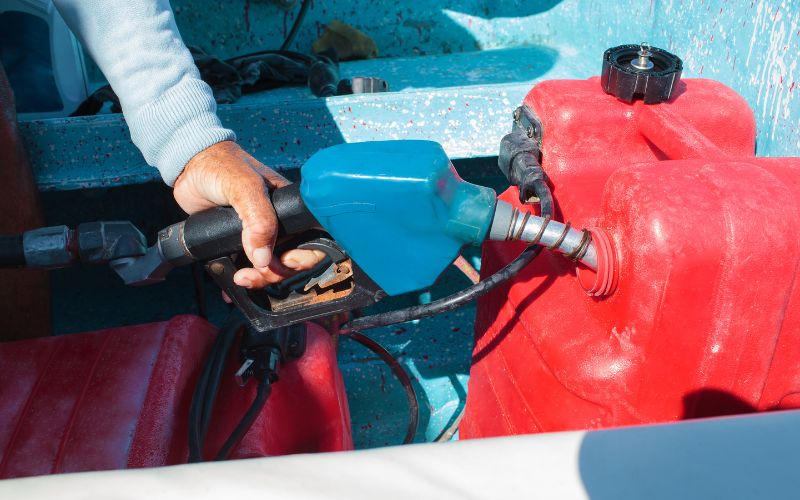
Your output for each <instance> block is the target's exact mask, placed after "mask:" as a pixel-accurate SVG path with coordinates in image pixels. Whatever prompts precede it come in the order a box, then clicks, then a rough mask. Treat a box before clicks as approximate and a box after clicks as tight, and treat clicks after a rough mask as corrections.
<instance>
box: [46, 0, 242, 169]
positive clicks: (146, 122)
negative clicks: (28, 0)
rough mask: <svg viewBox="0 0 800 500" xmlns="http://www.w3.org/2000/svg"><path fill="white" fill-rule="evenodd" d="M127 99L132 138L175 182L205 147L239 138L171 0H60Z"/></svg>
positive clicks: (123, 102)
mask: <svg viewBox="0 0 800 500" xmlns="http://www.w3.org/2000/svg"><path fill="white" fill-rule="evenodd" d="M54 4H55V5H56V8H57V9H58V10H59V12H60V13H61V15H62V16H63V17H64V20H65V21H66V22H67V25H68V26H69V27H70V29H72V31H73V32H74V33H75V34H76V35H77V36H78V38H79V39H80V40H81V43H82V44H83V46H84V47H85V48H86V50H87V51H88V52H89V54H90V55H91V56H92V58H93V59H94V60H95V62H96V63H97V65H98V66H99V67H100V70H101V71H102V72H103V74H104V75H105V76H106V78H107V79H108V82H109V83H110V84H111V87H112V88H113V89H114V91H115V92H116V94H117V96H118V97H119V99H120V103H121V105H122V111H123V113H124V114H125V119H126V121H127V123H128V126H129V128H130V131H131V138H132V139H133V142H134V143H135V144H136V146H137V147H138V148H139V149H140V150H141V152H142V154H143V156H144V158H145V160H146V161H147V163H148V164H150V165H152V166H154V167H156V168H158V170H159V171H160V172H161V176H162V177H163V178H164V181H165V182H166V183H167V184H169V185H172V184H173V183H174V182H175V179H176V178H177V177H178V175H179V174H180V173H181V171H182V170H183V167H184V166H185V165H186V163H187V162H188V161H189V160H190V159H191V158H192V157H194V155H195V154H197V153H199V152H200V151H202V150H203V149H205V148H207V147H208V146H211V145H212V144H216V143H217V142H220V141H223V140H230V139H234V138H235V137H234V134H233V132H232V131H230V130H228V129H225V128H224V127H222V125H221V124H220V122H219V119H218V118H217V115H216V103H215V102H214V97H213V95H212V93H211V89H210V88H209V87H208V85H206V84H205V83H204V82H203V81H202V80H201V79H200V74H199V72H198V71H197V68H196V67H195V65H194V62H193V61H192V57H191V54H190V53H189V51H188V49H187V48H186V46H185V45H184V43H183V41H182V40H181V37H180V34H179V33H178V28H177V26H176V25H175V19H174V17H173V14H172V10H171V8H170V6H169V2H168V1H167V0H54Z"/></svg>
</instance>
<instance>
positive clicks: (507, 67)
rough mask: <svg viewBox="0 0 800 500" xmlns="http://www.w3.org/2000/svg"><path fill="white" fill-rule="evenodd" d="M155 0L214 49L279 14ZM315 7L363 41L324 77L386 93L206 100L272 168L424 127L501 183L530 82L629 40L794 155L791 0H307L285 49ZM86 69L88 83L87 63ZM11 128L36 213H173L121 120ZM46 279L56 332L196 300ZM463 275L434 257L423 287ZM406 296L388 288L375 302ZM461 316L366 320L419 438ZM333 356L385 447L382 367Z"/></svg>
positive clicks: (215, 304) (240, 45) (460, 391)
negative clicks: (508, 139) (397, 370)
mask: <svg viewBox="0 0 800 500" xmlns="http://www.w3.org/2000/svg"><path fill="white" fill-rule="evenodd" d="M172 3H173V6H174V9H175V12H176V19H177V22H178V25H179V28H180V29H181V32H182V34H183V36H184V39H185V40H186V42H187V43H188V44H191V45H197V46H200V47H201V48H203V49H204V50H206V51H207V52H209V53H212V54H215V55H217V56H219V57H230V56H234V55H237V54H242V53H247V52H252V51H255V50H258V49H263V48H272V47H277V46H278V45H280V42H281V41H282V39H283V37H284V36H285V33H286V31H287V29H288V27H289V26H291V23H292V21H293V19H294V18H293V16H294V13H295V12H296V8H295V10H294V11H290V12H288V13H284V12H283V11H281V10H279V9H278V8H277V7H275V6H274V5H273V4H271V3H269V2H260V1H256V0H233V1H231V2H209V1H207V0H173V2H172ZM333 19H339V20H341V21H344V22H346V23H349V24H351V25H353V26H355V27H357V28H359V29H361V30H362V31H364V32H365V33H367V34H368V35H370V36H371V37H372V38H373V39H374V40H375V41H376V43H377V45H378V48H379V51H380V54H381V58H379V59H374V60H367V61H353V62H346V63H343V64H342V76H343V77H347V76H378V77H381V78H384V79H386V80H387V81H388V82H389V85H390V87H391V90H392V92H389V93H385V94H372V95H360V96H341V97H332V98H329V99H316V98H313V97H312V96H311V95H310V93H309V92H308V90H307V89H306V88H305V87H290V88H283V89H277V90H273V91H269V92H262V93H259V94H255V95H249V96H245V97H243V98H242V99H241V100H240V101H239V102H238V103H236V104H232V105H224V106H220V110H219V114H220V117H221V119H222V121H223V123H224V124H226V125H227V126H229V127H231V128H232V129H234V130H235V131H236V133H237V136H238V138H239V141H240V142H241V143H242V144H243V145H244V147H245V148H246V149H248V150H249V151H250V152H251V153H253V154H254V155H255V156H256V157H257V158H258V159H259V160H261V161H262V162H264V163H265V164H267V165H270V166H272V167H274V168H277V169H279V170H282V171H284V172H285V173H286V174H287V176H289V177H290V178H296V176H297V171H296V169H297V168H298V167H299V166H300V165H302V163H303V162H304V161H305V160H306V159H307V158H308V157H309V156H310V155H311V154H313V153H314V152H315V151H317V150H318V149H320V148H323V147H326V146H330V145H333V144H337V143H341V142H357V141H366V140H377V139H431V140H436V141H438V142H440V143H442V144H443V146H444V147H445V149H446V151H447V152H448V154H449V155H450V156H451V157H452V158H453V159H454V160H455V163H456V166H457V168H458V169H459V171H460V172H461V173H462V175H464V176H465V177H466V178H468V179H470V180H472V181H474V182H479V183H483V184H489V185H493V187H496V188H502V186H503V179H502V178H501V177H500V176H499V172H498V171H497V169H496V166H495V160H494V159H493V156H494V155H495V154H496V151H497V148H498V145H499V141H500V138H501V137H502V136H503V135H504V134H505V133H506V132H507V131H508V130H509V127H510V123H511V113H512V110H513V109H514V108H515V107H516V106H517V105H518V104H519V102H520V101H521V100H522V98H523V97H524V95H525V94H526V93H527V91H528V90H529V89H530V87H531V86H532V85H533V84H534V83H535V82H537V81H542V80H546V79H561V78H587V77H589V76H592V75H596V74H597V73H598V72H599V69H600V60H601V55H602V53H603V51H604V49H606V48H607V47H611V46H614V45H618V44H622V43H636V42H640V41H648V42H650V43H651V44H652V45H655V46H658V47H662V48H665V49H667V50H669V51H671V52H674V53H676V54H678V55H679V56H680V57H682V58H683V60H684V63H685V69H684V76H685V77H707V78H713V79H717V80H720V81H722V82H723V83H725V84H727V85H729V86H731V87H733V88H734V89H736V90H737V91H738V92H739V93H740V94H742V95H743V96H744V97H745V98H746V99H747V100H748V102H749V103H750V105H751V107H752V108H753V110H754V113H755V117H756V122H757V126H758V130H759V135H758V154H759V155H763V156H797V155H798V154H800V126H798V124H797V123H796V122H793V121H792V120H790V119H789V118H790V117H797V116H800V100H799V99H795V96H796V94H797V93H798V92H800V90H799V89H798V87H800V81H799V80H800V68H798V61H800V3H798V2H797V1H796V0H754V1H752V2H750V1H748V2H728V1H725V0H649V1H641V2H634V3H623V2H611V1H596V0H564V1H559V0H533V1H523V0H496V1H489V0H460V1H459V0H446V1H443V2H434V1H431V0H417V1H414V2H411V1H399V2H394V3H387V2H369V1H366V0H349V1H348V0H331V1H323V0H315V1H314V2H313V5H312V6H311V8H310V10H309V13H308V16H307V17H306V19H305V22H304V24H303V27H302V29H301V30H300V32H299V34H298V37H297V39H296V41H295V43H294V45H293V47H292V48H293V49H296V50H301V51H307V50H308V49H309V47H310V45H311V43H312V42H313V40H315V39H316V38H317V37H318V36H319V34H320V33H321V31H322V29H323V28H322V27H323V26H324V24H325V23H326V22H329V21H330V20H333ZM91 74H92V75H93V76H94V78H95V80H96V84H97V85H100V84H101V83H102V77H101V75H99V74H98V72H97V71H96V69H95V70H93V71H91ZM21 128H22V131H23V134H24V138H25V144H26V146H27V148H28V152H29V155H30V157H31V160H32V163H33V166H34V169H35V174H36V178H37V181H38V183H39V186H40V188H41V189H42V190H43V191H46V193H45V205H46V208H47V211H48V223H51V224H59V223H72V224H74V223H76V222H80V221H84V220H91V219H131V220H133V221H134V222H135V223H137V224H139V225H141V226H142V227H143V228H144V229H145V230H146V232H148V234H149V235H150V236H151V237H152V236H153V235H154V232H155V231H156V230H157V229H159V228H160V227H162V226H164V225H166V224H168V223H170V222H173V221H174V220H177V218H179V217H180V213H179V212H178V211H177V210H176V209H175V207H174V206H173V205H172V204H171V202H170V193H169V191H168V190H167V189H166V188H165V187H164V186H163V185H160V184H159V183H157V182H152V181H157V180H158V174H157V172H156V171H155V170H153V169H151V168H150V167H148V166H147V165H145V164H144V161H143V159H142V158H141V155H140V154H139V153H138V151H137V150H136V149H135V147H134V146H133V144H132V143H131V142H130V138H129V136H128V131H127V128H126V126H125V123H124V120H123V119H122V117H121V115H116V114H104V115H100V116H95V117H86V118H67V119H50V120H35V121H24V122H23V123H22V124H21ZM89 188H92V189H89ZM95 188H102V189H95ZM142 200H146V201H147V203H146V205H147V207H146V209H144V210H143V209H142V208H141V207H142V205H143V204H142ZM472 252H473V253H472V254H471V255H470V258H471V260H473V261H475V263H476V265H479V262H478V260H479V259H478V257H479V255H478V252H477V250H474V251H472ZM53 282H54V290H55V292H54V293H55V295H56V299H55V305H54V308H55V310H54V315H55V319H56V329H57V333H69V332H76V331H85V330H90V329H95V328H101V327H107V326H113V325H119V324H131V323H140V322H145V321H154V320H161V319H166V318H168V317H170V316H172V315H174V314H178V313H187V312H189V313H191V312H196V306H195V304H194V297H193V293H194V292H193V288H192V277H191V275H190V273H189V272H188V271H186V270H182V272H178V273H176V274H175V275H174V276H172V277H171V278H170V280H169V282H168V283H165V284H162V285H157V286H154V287H149V288H146V289H131V288H125V287H123V286H122V285H121V284H119V283H118V281H117V280H116V278H115V277H114V276H113V275H112V273H111V272H110V271H108V270H106V269H99V268H98V269H73V270H68V271H58V272H54V273H53ZM466 284H467V283H466V280H465V279H464V278H463V277H462V276H460V275H459V273H458V272H457V271H455V270H451V271H449V272H448V273H447V274H446V275H445V276H444V277H443V280H442V283H440V284H438V285H437V287H436V288H435V289H434V290H432V291H431V293H432V294H433V296H434V297H435V296H440V295H444V294H446V293H449V292H451V291H453V290H455V289H457V288H461V287H463V286H465V285H466ZM206 296H207V298H208V300H209V307H210V311H211V318H212V320H215V321H219V320H220V319H221V317H222V316H224V314H225V305H224V304H223V303H222V302H221V301H220V300H219V296H218V293H216V291H215V290H214V288H213V286H212V285H211V284H210V283H208V282H207V283H206ZM420 299H423V300H424V299H425V297H424V296H423V297H417V296H406V297H399V298H393V299H391V300H389V301H387V302H386V303H384V304H382V305H381V307H393V306H396V305H398V304H402V303H408V302H413V301H416V300H420ZM473 315H474V309H473V308H465V309H463V310H460V311H457V312H455V313H453V314H451V315H449V316H442V317H436V318H430V319H427V320H423V321H420V322H419V323H417V324H409V325H402V326H397V327H392V328H384V329H380V330H376V331H372V332H369V333H370V334H371V335H373V336H375V337H376V339H377V340H379V341H381V342H382V343H384V344H385V345H386V346H387V347H388V348H389V349H390V350H391V351H392V353H393V354H395V355H397V356H398V357H399V359H400V360H401V361H402V362H403V364H404V365H405V366H406V367H407V368H408V369H409V371H410V372H411V373H412V374H413V375H414V376H415V377H416V378H417V382H418V387H417V388H418V390H419V393H420V403H421V408H422V412H423V414H422V416H421V419H422V420H421V425H420V430H419V433H418V435H417V440H419V441H423V440H431V439H433V438H434V437H435V436H436V435H438V433H439V432H440V431H441V429H442V428H443V427H445V426H446V425H447V424H448V423H449V422H450V420H451V418H452V417H453V415H454V414H455V413H456V412H457V409H458V408H459V407H460V405H463V403H464V400H465V396H466V382H467V379H468V373H469V362H470V359H469V358H470V350H471V339H472V322H473ZM340 361H341V364H342V368H343V371H344V374H345V378H346V382H347V386H348V391H349V392H348V394H349V397H350V403H351V410H352V417H353V427H354V431H355V436H356V443H357V446H358V447H372V446H381V445H385V444H393V443H397V442H399V441H400V439H401V438H402V435H403V433H404V426H405V419H406V408H405V400H404V396H403V394H402V391H401V390H400V387H399V384H398V383H397V382H396V381H395V379H394V378H393V376H392V374H391V372H390V371H389V370H388V369H387V368H386V367H385V366H384V365H383V364H382V363H381V362H380V361H379V360H378V359H377V358H375V357H374V356H372V355H370V354H369V353H368V352H367V351H365V350H363V349H362V348H361V347H360V346H356V345H352V344H350V343H348V341H347V340H342V341H341V350H340Z"/></svg>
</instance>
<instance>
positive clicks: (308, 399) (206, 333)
mask: <svg viewBox="0 0 800 500" xmlns="http://www.w3.org/2000/svg"><path fill="white" fill-rule="evenodd" d="M216 331H217V330H216V328H215V327H214V326H213V325H211V324H209V323H208V322H206V321H205V320H202V319H200V318H197V317H194V316H177V317H175V318H173V319H172V320H170V321H167V322H163V323H151V324H145V325H136V326H128V327H121V328H112V329H108V330H101V331H97V332H92V333H81V334H74V335H64V336H60V337H48V338H41V339H35V340H26V341H20V342H9V343H2V344H0V478H11V477H21V476H33V475H42V474H54V473H61V472H79V471H91V470H106V469H123V468H129V467H153V466H161V465H171V464H179V463H185V462H186V460H187V456H188V446H187V436H188V431H187V420H188V414H189V406H190V403H191V398H192V392H193V389H194V386H195V383H196V381H197V377H198V376H199V373H200V371H201V369H202V366H203V363H204V362H205V358H206V356H207V354H208V351H209V349H210V347H211V343H212V341H213V339H214V336H215V334H216ZM307 332H308V336H307V346H306V354H305V355H304V356H303V357H302V358H300V359H299V360H297V361H292V362H289V363H287V364H286V365H284V366H283V367H282V369H281V372H280V377H281V380H280V382H279V383H277V384H276V385H275V388H274V390H273V392H272V395H271V397H270V399H269V401H268V402H267V405H266V407H265V409H264V411H262V413H261V414H260V415H259V417H258V418H257V419H256V421H255V423H254V424H253V426H252V428H251V430H250V432H248V433H247V434H246V435H245V437H244V438H243V439H242V441H241V442H240V443H239V445H238V447H237V448H236V449H235V450H234V452H233V453H232V457H233V458H244V457H253V456H265V455H283V454H289V453H301V452H315V451H338V450H347V449H352V446H353V443H352V436H351V431H350V414H349V410H348V406H347V398H346V394H345V392H344V383H343V381H342V376H341V372H340V371H339V368H338V365H337V364H336V348H335V342H334V341H333V339H332V338H331V335H330V334H328V332H327V331H326V330H324V329H323V328H322V327H320V326H317V325H313V324H309V325H308V328H307ZM234 357H235V356H233V355H232V356H231V358H234ZM232 361H233V362H230V363H228V365H227V366H226V373H225V376H224V378H223V383H222V384H221V386H220V391H219V394H218V398H217V405H216V407H215V417H214V419H212V425H211V428H210V429H209V434H208V440H207V444H208V445H209V448H212V447H213V449H214V450H216V449H219V447H220V446H221V444H222V442H223V441H224V440H225V439H226V438H227V437H228V435H229V434H230V432H231V431H232V429H233V427H234V426H235V425H236V423H237V422H238V420H239V419H240V418H241V416H242V415H243V413H244V412H245V411H246V409H247V407H248V406H249V404H250V402H251V401H252V400H253V397H254V395H255V390H256V384H255V383H250V384H248V385H247V386H246V387H245V388H244V389H241V388H239V387H238V386H237V385H236V384H235V383H234V381H233V372H234V371H235V370H236V366H234V365H235V364H236V363H235V361H236V360H235V359H234V360H232ZM209 455H211V456H213V453H211V452H209Z"/></svg>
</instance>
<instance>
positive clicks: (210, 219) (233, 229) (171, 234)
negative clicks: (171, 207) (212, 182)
mask: <svg viewBox="0 0 800 500" xmlns="http://www.w3.org/2000/svg"><path fill="white" fill-rule="evenodd" d="M270 198H271V200H272V206H273V207H274V208H275V213H276V215H277V216H278V236H279V237H281V236H286V235H292V234H299V233H302V232H305V231H307V230H309V229H313V228H315V227H318V226H319V223H318V222H317V220H316V219H315V218H314V216H313V215H311V212H309V211H308V209H307V208H306V206H305V203H303V199H302V198H301V197H300V184H299V183H295V184H290V185H288V186H285V187H282V188H278V189H276V190H274V191H273V192H272V193H271V195H270ZM158 245H159V247H160V248H161V252H162V254H163V256H164V258H165V259H166V260H167V261H168V262H170V263H171V264H172V265H175V266H178V265H183V264H187V263H189V262H193V261H198V260H208V259H213V258H216V257H221V256H224V255H230V254H233V253H236V252H239V251H241V250H242V221H241V219H240V218H239V215H238V214H237V213H236V211H235V210H234V209H233V208H230V207H217V208H211V209H209V210H204V211H202V212H198V213H196V214H193V215H191V216H189V218H187V219H186V220H184V221H182V222H178V223H176V224H173V225H171V226H169V227H167V228H164V229H162V230H161V231H160V232H159V233H158Z"/></svg>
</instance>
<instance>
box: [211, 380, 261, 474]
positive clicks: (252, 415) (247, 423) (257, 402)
mask: <svg viewBox="0 0 800 500" xmlns="http://www.w3.org/2000/svg"><path fill="white" fill-rule="evenodd" d="M271 392H272V384H271V383H270V382H269V379H268V378H265V379H264V380H262V381H260V382H259V383H258V390H257V392H256V397H255V399H253V403H252V404H251V405H250V408H248V409H247V412H246V413H245V414H244V416H243V417H242V419H241V420H240V421H239V423H238V424H237V425H236V428H235V429H234V430H233V432H232V433H231V435H230V436H229V437H228V440H227V441H225V444H223V445H222V448H220V450H219V453H217V456H216V457H214V460H225V459H227V458H228V455H230V454H231V450H233V447H234V446H236V445H237V444H238V443H239V441H241V440H242V438H243V437H244V435H245V434H247V431H249V430H250V427H252V425H253V422H255V420H256V417H258V415H259V414H260V413H261V410H262V409H263V408H264V405H265V404H266V403H267V399H268V398H269V395H270V393H271Z"/></svg>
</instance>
